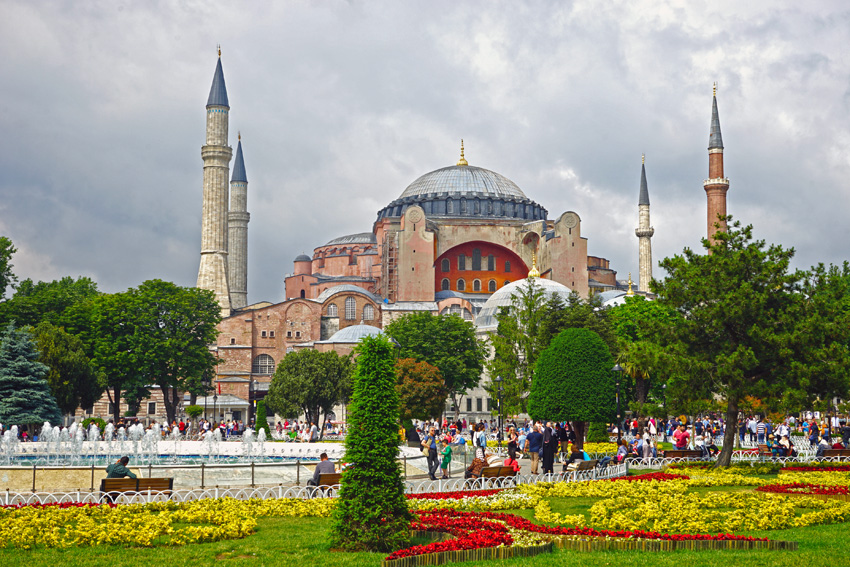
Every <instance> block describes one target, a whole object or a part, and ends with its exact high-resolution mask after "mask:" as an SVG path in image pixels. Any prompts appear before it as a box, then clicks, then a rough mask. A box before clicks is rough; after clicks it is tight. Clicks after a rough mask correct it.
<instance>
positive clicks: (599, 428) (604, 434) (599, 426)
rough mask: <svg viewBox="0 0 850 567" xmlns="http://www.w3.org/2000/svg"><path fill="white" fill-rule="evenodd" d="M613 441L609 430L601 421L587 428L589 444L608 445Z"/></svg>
mask: <svg viewBox="0 0 850 567" xmlns="http://www.w3.org/2000/svg"><path fill="white" fill-rule="evenodd" d="M610 439H611V436H610V435H608V429H607V428H606V427H605V424H604V423H602V422H601V421H594V422H592V423H591V424H590V427H588V428H587V442H588V443H607V442H608V441H609V440H610Z"/></svg>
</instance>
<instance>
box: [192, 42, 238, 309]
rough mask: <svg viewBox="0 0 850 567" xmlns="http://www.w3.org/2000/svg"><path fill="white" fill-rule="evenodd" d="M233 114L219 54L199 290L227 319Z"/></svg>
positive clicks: (207, 148)
mask: <svg viewBox="0 0 850 567" xmlns="http://www.w3.org/2000/svg"><path fill="white" fill-rule="evenodd" d="M229 112H230V105H229V104H228V101H227V88H226V87H225V85H224V72H223V71H222V70H221V50H219V52H218V63H217V64H216V67H215V75H213V82H212V87H211V88H210V96H209V98H208V99H207V139H206V144H204V146H203V147H202V148H201V158H202V159H203V160H204V203H203V213H202V220H201V266H200V268H199V269H198V287H199V288H203V289H209V290H212V291H213V292H215V297H216V299H217V300H218V303H219V305H221V312H222V316H224V317H227V316H229V315H230V289H229V287H228V285H227V178H228V177H229V174H230V158H231V157H232V156H233V150H232V149H231V148H230V146H228V145H227V128H228V113H229Z"/></svg>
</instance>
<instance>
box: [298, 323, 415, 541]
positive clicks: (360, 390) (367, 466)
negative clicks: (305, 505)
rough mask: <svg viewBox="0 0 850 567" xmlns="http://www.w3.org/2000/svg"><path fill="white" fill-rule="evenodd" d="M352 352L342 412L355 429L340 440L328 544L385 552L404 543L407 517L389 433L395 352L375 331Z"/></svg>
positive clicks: (394, 417) (394, 407)
mask: <svg viewBox="0 0 850 567" xmlns="http://www.w3.org/2000/svg"><path fill="white" fill-rule="evenodd" d="M357 354H358V357H357V369H356V371H355V373H354V389H353V393H352V397H351V405H350V406H349V413H348V422H349V429H350V431H353V432H356V433H355V434H352V435H348V436H347V437H346V439H345V460H346V461H348V462H349V463H351V465H352V466H351V468H349V469H346V471H345V472H344V473H343V475H342V482H341V487H340V491H339V498H337V504H336V506H335V507H334V511H333V524H332V527H331V546H332V547H334V548H338V549H342V550H345V551H380V552H387V551H392V550H396V549H400V548H403V547H406V546H407V545H408V544H409V542H410V531H409V527H410V520H411V518H412V516H411V514H410V511H409V509H408V507H407V500H406V498H405V496H404V483H403V482H402V476H401V469H400V467H399V463H398V437H397V436H396V435H394V432H395V430H396V428H397V427H398V418H399V414H398V406H399V403H398V394H397V393H396V389H395V382H396V373H395V369H394V368H393V365H394V363H395V359H396V353H395V348H394V346H393V344H392V343H390V341H389V340H388V339H387V338H385V337H382V336H380V335H379V336H377V337H366V338H364V339H362V341H361V342H360V345H358V347H357ZM290 356H291V355H290ZM287 358H288V357H287Z"/></svg>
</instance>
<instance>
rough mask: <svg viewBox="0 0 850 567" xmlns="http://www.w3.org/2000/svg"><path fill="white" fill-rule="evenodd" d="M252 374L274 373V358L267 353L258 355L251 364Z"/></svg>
mask: <svg viewBox="0 0 850 567" xmlns="http://www.w3.org/2000/svg"><path fill="white" fill-rule="evenodd" d="M251 373H252V374H273V373H274V359H273V358H272V357H270V356H269V355H267V354H261V355H258V356H257V357H256V358H255V359H254V364H252V365H251Z"/></svg>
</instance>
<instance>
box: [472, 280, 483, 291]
mask: <svg viewBox="0 0 850 567" xmlns="http://www.w3.org/2000/svg"><path fill="white" fill-rule="evenodd" d="M472 291H481V280H472Z"/></svg>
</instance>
